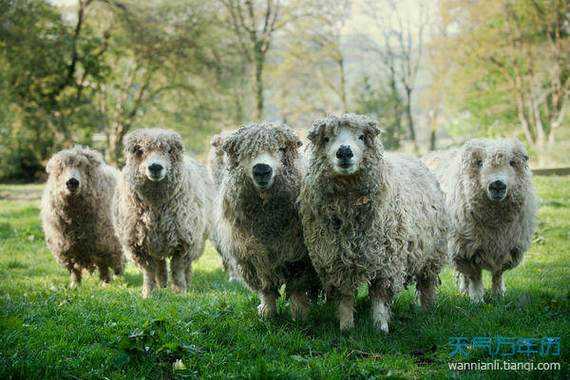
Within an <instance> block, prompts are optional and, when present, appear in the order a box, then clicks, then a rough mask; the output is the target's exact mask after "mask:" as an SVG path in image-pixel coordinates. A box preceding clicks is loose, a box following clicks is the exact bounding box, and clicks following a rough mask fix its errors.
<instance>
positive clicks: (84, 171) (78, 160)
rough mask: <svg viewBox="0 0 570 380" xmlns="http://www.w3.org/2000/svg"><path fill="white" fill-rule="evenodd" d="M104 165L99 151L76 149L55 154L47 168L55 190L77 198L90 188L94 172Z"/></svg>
mask: <svg viewBox="0 0 570 380" xmlns="http://www.w3.org/2000/svg"><path fill="white" fill-rule="evenodd" d="M102 163H103V158H102V156H101V154H100V153H99V152H97V151H94V150H91V149H88V148H82V147H75V148H73V149H67V150H63V151H61V152H59V153H57V154H55V155H54V156H53V157H52V158H51V159H50V160H49V161H48V164H47V166H46V171H47V173H48V174H49V177H50V180H51V181H54V182H55V184H56V185H55V189H56V191H57V192H58V193H60V194H62V195H64V196H77V195H79V194H81V193H82V192H84V191H85V190H86V189H88V188H89V182H90V178H91V176H92V174H93V171H94V170H96V169H97V168H98V167H99V166H100V165H101V164H102Z"/></svg>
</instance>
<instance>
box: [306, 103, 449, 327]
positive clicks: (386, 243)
mask: <svg viewBox="0 0 570 380" xmlns="http://www.w3.org/2000/svg"><path fill="white" fill-rule="evenodd" d="M379 132H380V130H379V128H378V127H377V125H376V122H374V121H373V120H371V119H369V118H367V117H364V116H360V115H355V114H346V115H343V116H334V115H333V116H329V117H327V118H324V119H321V120H317V121H315V122H314V124H313V127H312V129H311V131H310V132H309V135H308V138H309V140H310V141H311V146H310V147H311V151H310V158H309V167H308V169H307V170H308V172H307V175H306V176H305V178H304V181H303V185H302V188H301V194H300V197H299V199H300V204H301V209H300V210H301V217H302V222H303V230H304V236H305V242H306V245H307V248H308V249H309V255H310V257H311V260H312V262H313V264H314V266H315V269H316V270H317V272H318V273H319V276H320V278H321V281H322V283H323V286H324V288H325V290H326V291H327V294H329V295H332V296H334V298H337V299H338V301H339V305H338V317H339V321H340V328H341V330H344V329H348V328H351V327H353V326H354V311H353V305H354V293H355V291H356V289H357V288H358V286H359V285H361V284H364V283H367V284H369V294H370V298H371V301H372V320H373V322H374V324H375V327H376V328H378V329H380V330H382V331H385V332H387V331H388V322H389V318H390V303H391V301H392V299H393V297H394V296H395V295H396V294H398V293H399V292H400V291H402V290H403V289H404V288H405V286H407V285H408V284H409V283H411V282H413V281H415V283H416V288H417V291H418V295H419V301H420V303H421V305H422V307H424V308H426V307H428V306H429V305H430V304H431V303H433V301H434V298H435V290H436V287H437V285H438V284H439V272H440V270H441V268H442V267H443V265H444V264H445V262H446V250H445V239H446V234H447V224H448V221H447V216H446V213H445V209H444V196H443V193H442V192H441V190H440V188H439V185H438V183H437V180H436V179H435V177H434V176H433V174H431V173H430V172H429V170H428V169H427V168H426V167H425V166H424V165H423V164H422V163H421V162H420V161H419V160H416V159H414V158H411V157H410V158H409V157H405V156H400V155H392V154H387V153H384V150H383V146H382V144H381V142H380V141H378V140H377V135H378V134H379Z"/></svg>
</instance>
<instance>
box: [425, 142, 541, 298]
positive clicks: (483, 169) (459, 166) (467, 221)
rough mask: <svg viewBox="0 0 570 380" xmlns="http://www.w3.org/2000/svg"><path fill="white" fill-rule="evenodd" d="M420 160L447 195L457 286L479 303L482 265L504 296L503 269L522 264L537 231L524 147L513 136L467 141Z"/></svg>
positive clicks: (450, 250)
mask: <svg viewBox="0 0 570 380" xmlns="http://www.w3.org/2000/svg"><path fill="white" fill-rule="evenodd" d="M424 162H426V165H428V167H430V168H431V169H432V170H433V171H434V172H435V174H436V176H437V177H438V179H439V181H440V183H441V185H442V189H443V190H444V192H445V193H446V202H447V209H448V210H449V214H450V217H451V232H450V239H449V253H450V256H451V259H452V261H453V264H454V266H455V269H456V270H458V271H459V272H460V273H461V274H462V275H460V277H459V280H460V281H459V283H460V284H459V286H460V288H461V290H462V291H464V292H467V293H469V295H470V297H471V299H472V300H473V301H474V302H480V301H482V300H483V296H484V292H485V290H484V288H483V282H482V279H481V270H482V269H485V270H489V271H491V273H492V275H493V280H492V283H493V286H492V288H493V292H494V293H495V294H497V295H502V294H503V293H504V291H505V285H504V282H503V278H502V275H503V272H505V271H507V270H509V269H513V268H514V267H516V266H517V265H518V264H519V263H520V262H521V260H522V258H523V255H524V253H525V252H526V251H527V250H528V248H529V245H530V242H531V238H532V234H533V232H534V229H535V218H536V210H537V200H536V196H535V193H534V189H533V185H532V174H531V171H530V169H529V167H528V156H527V154H526V151H525V148H524V146H523V145H522V144H521V143H520V142H519V141H518V140H516V139H512V140H507V139H500V140H486V139H478V140H471V141H469V142H468V143H466V144H465V145H464V146H463V147H462V148H461V149H456V150H451V151H447V152H436V153H432V154H430V155H428V156H426V157H425V158H424Z"/></svg>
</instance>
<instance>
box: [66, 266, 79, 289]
mask: <svg viewBox="0 0 570 380" xmlns="http://www.w3.org/2000/svg"><path fill="white" fill-rule="evenodd" d="M69 274H70V276H69V277H70V278H69V287H70V288H71V289H75V288H76V287H78V286H79V285H80V284H81V269H80V268H78V267H77V266H72V267H71V268H69Z"/></svg>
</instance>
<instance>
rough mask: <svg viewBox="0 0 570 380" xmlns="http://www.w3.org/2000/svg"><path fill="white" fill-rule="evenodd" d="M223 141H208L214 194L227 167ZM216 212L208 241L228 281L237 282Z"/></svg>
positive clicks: (233, 265) (219, 139)
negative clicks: (219, 259)
mask: <svg viewBox="0 0 570 380" xmlns="http://www.w3.org/2000/svg"><path fill="white" fill-rule="evenodd" d="M223 141H224V136H223V135H222V134H218V135H214V136H213V137H212V139H211V140H210V153H209V157H208V168H209V169H210V174H211V176H212V179H213V181H214V186H215V191H216V194H217V193H218V192H219V191H220V186H221V184H222V180H223V178H224V175H225V171H226V170H227V167H228V164H227V158H226V155H225V153H224V150H223V149H222V145H223ZM216 211H219V208H216V210H215V211H214V212H213V218H214V221H213V223H212V230H211V231H210V240H211V241H212V243H213V244H214V247H215V248H216V251H218V253H219V254H220V257H221V258H222V265H223V267H224V270H225V271H226V273H228V276H229V280H230V281H239V270H238V267H237V262H236V259H235V257H233V256H232V255H231V254H230V253H229V252H227V250H225V249H224V247H223V244H222V241H221V236H222V234H223V232H222V231H220V229H221V228H223V227H224V224H223V223H219V220H220V215H219V212H216Z"/></svg>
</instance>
